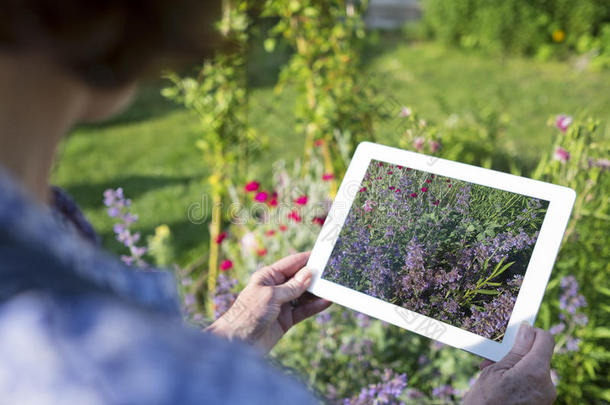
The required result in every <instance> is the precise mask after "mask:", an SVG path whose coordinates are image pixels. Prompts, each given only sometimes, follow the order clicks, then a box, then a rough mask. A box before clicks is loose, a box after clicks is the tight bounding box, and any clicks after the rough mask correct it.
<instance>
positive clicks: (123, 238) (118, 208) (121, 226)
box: [104, 187, 148, 267]
mask: <svg viewBox="0 0 610 405" xmlns="http://www.w3.org/2000/svg"><path fill="white" fill-rule="evenodd" d="M104 205H105V206H106V207H108V210H107V212H108V216H110V217H111V218H116V219H117V222H116V223H115V224H114V228H113V230H114V233H115V235H116V239H117V240H118V241H119V242H121V243H122V244H123V245H124V246H125V247H126V248H128V249H129V255H121V260H122V261H123V262H124V263H125V264H127V265H128V266H131V265H134V264H135V265H136V266H138V267H146V266H147V265H148V264H147V263H146V262H145V261H144V260H143V259H142V256H144V255H145V254H146V252H147V248H146V247H143V246H138V245H136V243H137V242H138V241H139V240H140V233H139V232H133V233H132V231H131V229H130V228H131V226H132V225H133V224H135V223H136V222H137V221H138V216H137V215H135V214H132V213H131V211H130V207H131V200H130V199H128V198H125V195H124V193H123V189H122V188H121V187H119V188H117V189H116V190H113V189H108V190H106V191H104Z"/></svg>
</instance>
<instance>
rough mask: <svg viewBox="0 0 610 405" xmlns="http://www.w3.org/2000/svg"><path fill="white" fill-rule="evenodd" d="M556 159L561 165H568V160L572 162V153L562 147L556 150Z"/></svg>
mask: <svg viewBox="0 0 610 405" xmlns="http://www.w3.org/2000/svg"><path fill="white" fill-rule="evenodd" d="M554 157H555V159H556V160H559V161H561V163H566V162H567V161H568V160H570V152H568V151H567V150H565V149H564V148H562V147H557V149H555V156H554Z"/></svg>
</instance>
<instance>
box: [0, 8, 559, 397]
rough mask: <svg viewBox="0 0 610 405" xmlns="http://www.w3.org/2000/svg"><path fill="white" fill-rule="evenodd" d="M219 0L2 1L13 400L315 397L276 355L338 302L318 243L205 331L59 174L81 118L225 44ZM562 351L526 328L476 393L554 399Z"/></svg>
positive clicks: (3, 223) (256, 278)
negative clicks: (555, 365) (321, 267)
mask: <svg viewBox="0 0 610 405" xmlns="http://www.w3.org/2000/svg"><path fill="white" fill-rule="evenodd" d="M218 3H219V2H204V1H195V0H179V1H177V0H174V1H171V2H170V1H163V0H149V1H137V0H130V1H119V0H114V1H111V0H106V1H103V0H88V1H85V0H62V1H61V2H56V1H51V0H2V1H1V2H0V6H1V9H2V14H0V97H2V102H1V103H0V277H1V283H0V398H2V401H0V402H2V403H11V404H17V403H33V404H47V403H77V404H106V403H109V404H115V403H117V404H119V403H120V404H123V403H170V404H175V403H179V404H191V403H210V404H274V403H278V404H279V403H282V404H283V403H292V404H310V403H316V400H315V397H314V396H313V395H312V394H311V393H309V392H307V390H306V389H305V388H304V387H303V386H302V385H300V384H299V383H298V382H297V381H295V380H293V379H291V378H289V377H286V376H283V375H282V374H280V373H279V372H278V371H276V370H274V369H273V368H271V367H270V366H269V365H267V364H266V363H265V361H264V359H263V357H262V356H261V352H262V353H266V352H268V351H269V350H270V349H271V348H272V347H273V345H274V344H275V343H276V342H277V341H278V340H279V339H280V337H281V336H282V335H283V334H284V333H285V332H286V331H287V330H288V329H289V328H290V327H291V326H292V325H294V324H296V323H298V322H300V321H301V320H303V319H305V318H307V317H309V316H311V315H313V314H316V313H318V312H320V311H322V310H323V309H325V308H326V307H328V305H330V303H329V302H327V301H325V300H322V299H319V298H315V297H313V296H310V295H308V294H307V293H306V292H305V291H306V289H307V287H308V285H309V283H310V282H311V274H310V273H309V271H308V270H307V269H306V268H304V267H303V266H304V265H305V263H306V261H307V258H308V254H307V253H301V254H297V255H293V256H290V257H287V258H285V259H283V260H280V261H279V262H277V263H274V264H273V265H271V266H268V267H264V268H262V269H260V270H258V271H256V272H255V273H254V275H253V276H252V278H251V280H250V282H249V283H248V285H247V286H246V288H245V289H244V290H243V291H242V292H241V294H240V295H239V297H238V298H237V300H236V303H235V304H234V305H233V306H232V307H231V309H230V310H229V311H228V312H227V313H226V314H224V315H223V316H222V317H221V318H220V319H218V320H217V321H216V322H215V323H214V324H212V325H211V326H210V327H209V328H208V329H207V330H206V332H205V333H201V332H200V331H196V330H193V329H191V328H189V327H187V326H185V325H183V324H182V323H181V317H180V310H179V306H178V299H177V295H176V290H177V288H176V286H175V284H174V281H173V279H172V278H171V277H170V276H169V275H168V274H167V273H163V272H152V271H151V272H134V271H133V270H131V269H129V268H125V267H123V265H122V264H121V263H120V262H119V261H117V260H116V259H115V258H112V257H110V256H108V255H107V254H105V253H104V252H102V251H101V250H100V249H99V247H98V246H97V245H96V237H95V233H94V232H93V230H92V229H91V227H90V225H89V224H88V222H86V220H85V219H84V218H83V217H82V215H81V214H80V211H78V209H77V208H76V207H75V206H74V205H73V204H72V203H71V201H70V200H69V199H67V197H66V196H65V195H64V194H63V193H62V192H61V191H60V190H57V189H52V188H51V187H50V186H49V183H48V178H49V174H50V171H51V167H52V164H53V160H54V155H55V150H56V148H57V145H58V143H59V141H60V140H61V138H62V137H63V136H65V134H66V133H67V132H68V131H69V130H70V128H71V127H73V126H74V125H75V124H76V123H78V122H89V121H98V120H103V119H105V118H107V117H110V116H111V115H113V114H115V113H116V112H118V111H120V110H121V109H122V108H124V107H125V106H126V105H127V104H128V101H129V99H130V96H131V94H132V93H133V91H134V87H135V81H136V79H137V78H138V77H139V76H140V75H142V74H143V73H145V72H146V71H148V70H150V69H153V70H154V69H155V68H159V67H160V66H162V65H160V64H159V61H165V62H166V61H167V60H168V57H169V56H172V57H180V58H184V57H189V56H197V57H201V56H202V55H205V54H207V53H208V52H209V51H210V50H212V49H213V48H214V46H215V45H217V44H218V40H217V39H216V38H215V37H214V34H213V29H212V28H211V27H212V23H211V21H214V20H215V19H216V17H217V14H218V8H219V4H218ZM295 302H296V304H295ZM231 341H233V342H231ZM253 347H254V348H257V349H258V350H257V349H254V348H253ZM552 350H553V339H552V337H551V336H550V335H549V334H548V333H547V332H545V331H542V330H539V329H534V328H531V327H528V326H522V328H521V329H520V332H519V336H518V339H517V341H516V343H515V346H514V348H513V350H512V351H511V353H509V354H508V355H507V356H506V357H505V358H504V359H502V360H501V361H500V362H498V363H496V364H493V365H490V364H491V363H489V362H484V363H483V364H482V366H483V367H485V366H486V368H485V369H484V372H483V373H482V375H481V377H480V378H479V380H478V381H477V382H476V383H475V385H474V387H473V389H472V390H471V392H470V393H469V394H468V395H467V398H466V402H467V403H472V404H475V403H476V404H479V403H481V404H482V403H500V402H503V403H506V404H511V403H537V404H545V403H551V402H553V400H554V397H555V390H554V388H553V385H552V384H551V382H550V376H549V364H550V358H551V355H552Z"/></svg>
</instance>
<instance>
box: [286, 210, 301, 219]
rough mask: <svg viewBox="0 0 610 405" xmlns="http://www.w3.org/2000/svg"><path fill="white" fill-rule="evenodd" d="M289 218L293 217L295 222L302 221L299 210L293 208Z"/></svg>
mask: <svg viewBox="0 0 610 405" xmlns="http://www.w3.org/2000/svg"><path fill="white" fill-rule="evenodd" d="M288 218H289V219H292V220H293V221H294V222H301V216H300V215H299V213H298V211H297V210H292V211H291V212H290V214H288Z"/></svg>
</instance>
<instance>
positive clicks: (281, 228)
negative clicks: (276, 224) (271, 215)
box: [280, 224, 288, 232]
mask: <svg viewBox="0 0 610 405" xmlns="http://www.w3.org/2000/svg"><path fill="white" fill-rule="evenodd" d="M287 229H288V227H287V226H286V225H284V224H282V225H280V232H285V231H286V230H287Z"/></svg>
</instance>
